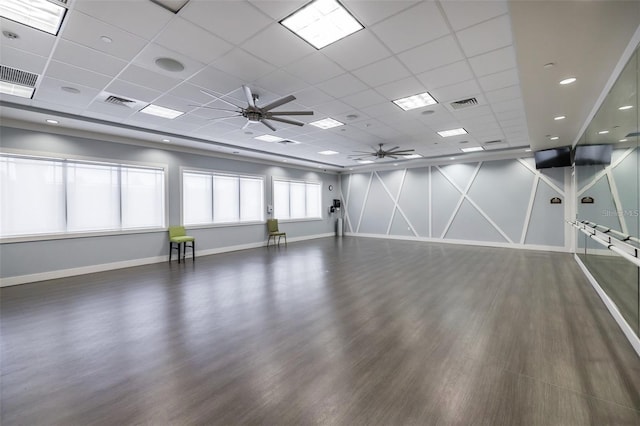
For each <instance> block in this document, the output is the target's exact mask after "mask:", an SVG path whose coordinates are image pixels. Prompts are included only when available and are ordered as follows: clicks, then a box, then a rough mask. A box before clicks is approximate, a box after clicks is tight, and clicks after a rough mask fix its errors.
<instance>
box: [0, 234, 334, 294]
mask: <svg viewBox="0 0 640 426" xmlns="http://www.w3.org/2000/svg"><path fill="white" fill-rule="evenodd" d="M334 235H335V234H334V233H333V232H329V233H325V234H314V235H304V236H301V237H291V238H289V239H288V242H290V243H294V242H297V241H305V240H313V239H317V238H326V237H333V236H334ZM266 245H267V243H266V241H259V242H255V243H248V244H239V245H235V246H226V247H217V248H213V249H205V250H196V257H200V256H209V255H212V254H219V253H227V252H231V251H239V250H248V249H253V248H258V247H264V246H266ZM168 260H169V255H165V256H154V257H147V258H143V259H133V260H124V261H120V262H112V263H102V264H99V265H89V266H81V267H78V268H69V269H58V270H55V271H47V272H39V273H36V274H28V275H17V276H14V277H6V278H0V287H9V286H13V285H19V284H27V283H33V282H37V281H46V280H54V279H57V278H66V277H73V276H76V275H85V274H93V273H95V272H104V271H111V270H114V269H122V268H131V267H134V266H142V265H149V264H152V263H161V262H167V261H168Z"/></svg>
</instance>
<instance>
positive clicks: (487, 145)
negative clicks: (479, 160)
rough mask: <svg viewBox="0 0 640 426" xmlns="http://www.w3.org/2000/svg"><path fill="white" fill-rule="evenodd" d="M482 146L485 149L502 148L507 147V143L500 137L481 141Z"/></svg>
mask: <svg viewBox="0 0 640 426" xmlns="http://www.w3.org/2000/svg"><path fill="white" fill-rule="evenodd" d="M482 146H483V147H484V149H486V150H491V149H502V148H508V147H509V145H508V144H507V143H506V142H505V141H502V140H500V139H497V140H494V141H487V142H483V143H482Z"/></svg>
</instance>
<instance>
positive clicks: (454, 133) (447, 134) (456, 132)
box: [438, 127, 467, 138]
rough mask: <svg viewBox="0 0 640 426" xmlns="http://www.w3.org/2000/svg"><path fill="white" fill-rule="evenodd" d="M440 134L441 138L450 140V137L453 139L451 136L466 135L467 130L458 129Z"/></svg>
mask: <svg viewBox="0 0 640 426" xmlns="http://www.w3.org/2000/svg"><path fill="white" fill-rule="evenodd" d="M438 134H439V135H440V136H442V137H443V138H448V137H451V136H459V135H466V134H467V131H466V130H465V129H463V128H462V127H460V128H458V129H451V130H442V131H441V132H438Z"/></svg>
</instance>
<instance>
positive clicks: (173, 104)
mask: <svg viewBox="0 0 640 426" xmlns="http://www.w3.org/2000/svg"><path fill="white" fill-rule="evenodd" d="M153 103H154V104H155V105H160V106H163V107H165V108H171V109H175V110H177V111H182V112H184V113H186V112H188V111H191V110H193V109H194V108H196V107H194V106H193V105H194V104H193V102H191V101H189V100H186V99H182V98H178V97H175V96H171V95H164V96H161V97H159V98H158V99H156V100H155V101H153ZM170 121H174V120H170Z"/></svg>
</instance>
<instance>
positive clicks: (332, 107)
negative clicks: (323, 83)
mask: <svg viewBox="0 0 640 426" xmlns="http://www.w3.org/2000/svg"><path fill="white" fill-rule="evenodd" d="M313 109H314V110H315V113H316V115H318V116H320V115H328V116H331V117H333V118H337V116H338V115H339V114H342V113H345V112H347V111H351V110H352V109H353V108H352V107H351V106H350V105H347V104H345V103H344V102H341V101H338V100H332V101H329V102H325V103H322V104H319V105H316V106H315V107H314V108H313ZM315 119H316V118H314V120H315Z"/></svg>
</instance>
